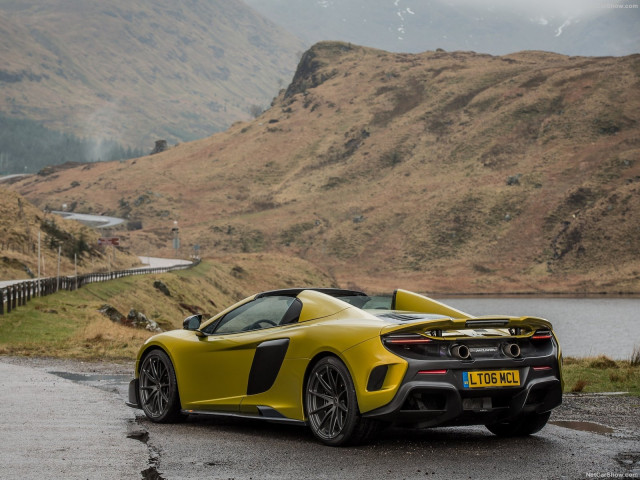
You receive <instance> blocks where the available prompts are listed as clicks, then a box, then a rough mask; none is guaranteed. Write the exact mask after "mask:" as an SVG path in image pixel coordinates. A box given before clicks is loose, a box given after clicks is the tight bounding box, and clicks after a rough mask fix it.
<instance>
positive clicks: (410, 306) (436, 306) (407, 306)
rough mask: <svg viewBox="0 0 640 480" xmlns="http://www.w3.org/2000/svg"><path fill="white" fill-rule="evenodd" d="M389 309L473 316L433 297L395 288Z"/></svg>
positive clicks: (460, 316)
mask: <svg viewBox="0 0 640 480" xmlns="http://www.w3.org/2000/svg"><path fill="white" fill-rule="evenodd" d="M391 310H404V311H407V312H419V313H433V314H436V315H445V316H447V317H452V318H473V315H469V314H468V313H464V312H463V311H460V310H458V309H456V308H453V307H450V306H449V305H445V304H444V303H440V302H438V301H437V300H434V299H433V298H429V297H425V296H423V295H418V294H417V293H413V292H409V291H407V290H401V289H397V290H396V291H395V292H393V297H391Z"/></svg>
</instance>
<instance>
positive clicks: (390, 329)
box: [380, 316, 552, 337]
mask: <svg viewBox="0 0 640 480" xmlns="http://www.w3.org/2000/svg"><path fill="white" fill-rule="evenodd" d="M488 328H492V329H493V328H499V329H509V331H510V333H511V334H512V336H516V337H528V336H531V335H533V334H534V333H535V332H536V331H537V330H549V331H551V329H552V326H551V323H550V322H548V321H547V320H544V319H543V318H537V317H506V316H487V317H472V318H442V319H437V320H425V321H422V322H411V323H409V324H404V325H388V326H385V327H383V328H382V329H381V330H380V335H387V334H390V333H419V334H422V335H426V336H428V337H440V336H442V332H443V331H447V330H478V329H488Z"/></svg>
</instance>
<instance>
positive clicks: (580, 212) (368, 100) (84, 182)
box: [11, 43, 640, 292]
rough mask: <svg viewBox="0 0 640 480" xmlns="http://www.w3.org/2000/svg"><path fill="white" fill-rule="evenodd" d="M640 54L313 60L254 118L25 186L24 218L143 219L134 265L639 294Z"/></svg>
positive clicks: (378, 282)
mask: <svg viewBox="0 0 640 480" xmlns="http://www.w3.org/2000/svg"><path fill="white" fill-rule="evenodd" d="M639 86H640V55H632V56H627V57H621V58H613V57H602V58H596V57H567V56H563V55H557V54H552V53H545V52H520V53H515V54H510V55H505V56H490V55H480V54H475V53H473V52H452V53H446V52H425V53H423V54H416V55H412V54H394V53H388V52H384V51H380V50H374V49H368V48H362V47H357V46H352V45H350V44H343V43H320V44H317V45H315V46H314V47H313V48H312V49H310V50H309V51H307V52H306V53H305V55H304V56H303V58H302V60H301V62H300V64H299V65H298V69H297V72H296V74H295V77H294V79H293V81H292V83H291V84H290V85H289V86H288V88H287V89H285V90H282V91H281V93H280V95H279V96H278V98H277V99H276V100H275V101H274V102H273V105H272V107H271V108H270V109H269V110H268V111H267V112H265V113H264V114H263V115H262V116H261V117H259V118H257V119H256V120H255V121H251V122H244V123H236V124H234V125H233V126H232V127H231V128H230V129H228V130H227V131H225V132H224V133H219V134H216V135H214V136H212V137H210V138H207V139H202V140H199V141H195V142H191V143H188V144H182V145H180V146H178V147H176V148H172V149H170V150H169V151H167V152H164V153H162V154H158V155H154V156H152V157H145V158H140V159H136V160H131V161H126V162H121V163H103V164H95V165H91V168H88V167H79V168H71V169H68V170H64V171H61V172H58V173H56V175H52V176H49V177H47V178H44V179H43V178H38V177H27V178H25V179H23V180H20V181H18V182H17V183H15V184H13V186H12V187H11V188H13V189H15V190H17V191H19V192H21V193H22V194H23V195H25V196H26V197H27V198H29V199H30V200H31V201H33V202H34V203H35V204H36V205H38V206H40V207H44V206H45V205H46V204H48V203H51V204H54V205H56V204H60V203H62V202H65V203H67V204H71V203H72V202H76V204H77V207H76V210H77V211H81V212H108V213H110V214H115V215H124V216H128V217H129V218H132V219H139V220H140V221H141V223H142V229H141V230H138V231H134V232H129V233H126V232H123V234H122V235H123V236H124V237H125V239H126V242H128V243H127V244H128V245H130V246H131V247H132V248H133V249H134V250H136V251H139V252H140V251H144V252H146V251H150V252H151V253H152V254H154V253H155V254H158V255H162V254H163V253H164V254H171V250H170V245H171V243H170V236H169V235H170V234H169V231H170V228H171V227H172V226H173V221H174V220H177V221H178V222H179V226H180V231H181V238H182V244H183V248H184V249H185V250H186V251H188V250H189V248H190V246H191V245H194V244H198V245H200V246H201V247H202V253H203V254H204V255H205V256H206V255H220V254H226V253H230V252H264V253H269V254H270V253H272V252H279V253H283V254H285V255H288V256H292V257H295V256H297V257H302V258H305V259H307V260H310V261H312V262H315V263H317V264H318V265H322V266H323V267H324V268H327V269H328V270H329V271H330V272H331V273H332V274H333V275H335V277H336V279H337V280H338V282H339V283H340V284H341V285H342V286H354V285H355V286H360V287H363V288H368V289H373V290H378V291H385V290H389V289H391V288H393V287H395V286H404V287H406V288H413V289H416V290H422V291H438V292H458V291H466V292H514V291H537V292H554V291H571V292H600V291H607V292H617V291H636V292H637V291H640V242H639V241H638V233H639V232H640V217H639V216H638V212H639V211H640V195H639V188H640V161H639V155H640V143H639V141H638V139H639V138H640V123H639V122H640V113H639V112H640V89H639V88H638V87H639Z"/></svg>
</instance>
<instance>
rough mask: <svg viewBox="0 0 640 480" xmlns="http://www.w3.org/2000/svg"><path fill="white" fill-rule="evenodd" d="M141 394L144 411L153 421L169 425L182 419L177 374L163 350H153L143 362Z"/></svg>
mask: <svg viewBox="0 0 640 480" xmlns="http://www.w3.org/2000/svg"><path fill="white" fill-rule="evenodd" d="M139 393H140V403H141V405H142V410H144V413H145V415H146V416H147V417H149V419H151V420H152V421H154V422H158V423H168V422H173V421H176V420H178V419H179V418H180V417H181V414H180V397H179V396H178V382H177V381H176V373H175V370H174V369H173V364H172V363H171V360H170V359H169V356H168V355H167V354H166V353H165V352H163V351H162V350H153V351H152V352H151V353H149V354H148V355H147V356H146V357H145V358H144V360H143V361H142V366H141V367H140V375H139Z"/></svg>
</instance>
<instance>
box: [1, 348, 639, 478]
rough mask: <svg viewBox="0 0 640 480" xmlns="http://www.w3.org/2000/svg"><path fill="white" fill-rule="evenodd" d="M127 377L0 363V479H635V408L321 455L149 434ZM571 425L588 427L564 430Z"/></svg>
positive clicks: (303, 433)
mask: <svg viewBox="0 0 640 480" xmlns="http://www.w3.org/2000/svg"><path fill="white" fill-rule="evenodd" d="M131 368H132V365H124V366H122V365H121V366H118V365H116V366H112V365H109V364H89V363H80V362H73V361H61V360H44V359H24V358H8V357H0V385H1V387H2V390H1V391H0V404H1V405H2V408H1V409H0V429H1V431H2V442H0V465H2V466H3V467H2V471H1V473H0V477H2V478H8V479H13V478H16V479H17V478H20V479H23V478H41V477H46V478H142V479H167V480H168V479H200V478H213V479H238V480H239V479H296V480H298V479H367V480H375V479H470V478H471V479H476V478H493V479H503V478H504V479H540V478H548V479H577V478H581V479H582V478H585V479H586V478H640V422H639V421H638V412H639V411H640V400H639V399H637V398H631V397H597V396H592V397H588V396H568V397H566V398H565V403H564V404H563V406H562V407H560V408H559V409H558V410H557V411H556V412H554V415H553V416H552V421H553V422H556V423H558V424H550V425H547V427H546V428H545V429H543V430H542V431H541V432H540V433H539V434H536V435H533V436H531V437H528V438H521V439H511V440H508V439H500V438H497V437H495V436H493V435H491V434H489V433H488V432H487V431H486V430H485V429H484V427H464V428H438V429H431V430H424V431H413V430H403V429H389V430H387V431H384V432H382V433H381V434H380V435H379V437H378V438H377V439H376V440H375V441H373V442H372V443H371V444H369V445H364V446H359V447H353V448H330V447H325V446H323V445H320V444H319V443H318V442H316V441H315V440H314V439H313V437H312V435H311V434H310V433H309V431H308V430H307V429H306V428H303V427H295V426H283V425H275V424H268V423H259V422H255V421H254V422H252V421H247V420H239V419H236V420H230V419H216V420H213V419H206V420H205V419H189V420H188V421H187V422H185V423H181V424H173V425H157V424H153V423H151V422H149V421H148V420H147V419H146V418H145V417H144V416H142V415H141V412H140V411H139V410H132V409H129V408H128V407H126V406H125V405H124V398H125V393H126V384H127V379H128V378H129V377H130V375H131ZM50 372H57V374H53V373H50ZM95 387H97V388H95ZM576 419H588V420H591V421H594V420H595V421H598V422H599V424H600V425H596V424H591V423H587V422H584V421H578V422H576V423H575V424H571V423H567V422H570V421H575V420H576ZM562 422H564V423H562ZM602 424H604V425H606V426H603V425H602ZM560 425H565V426H560ZM567 425H570V426H573V427H578V428H582V429H583V430H585V429H586V430H587V431H583V430H577V429H575V428H566V426H567ZM593 430H600V433H597V432H596V431H593Z"/></svg>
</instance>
